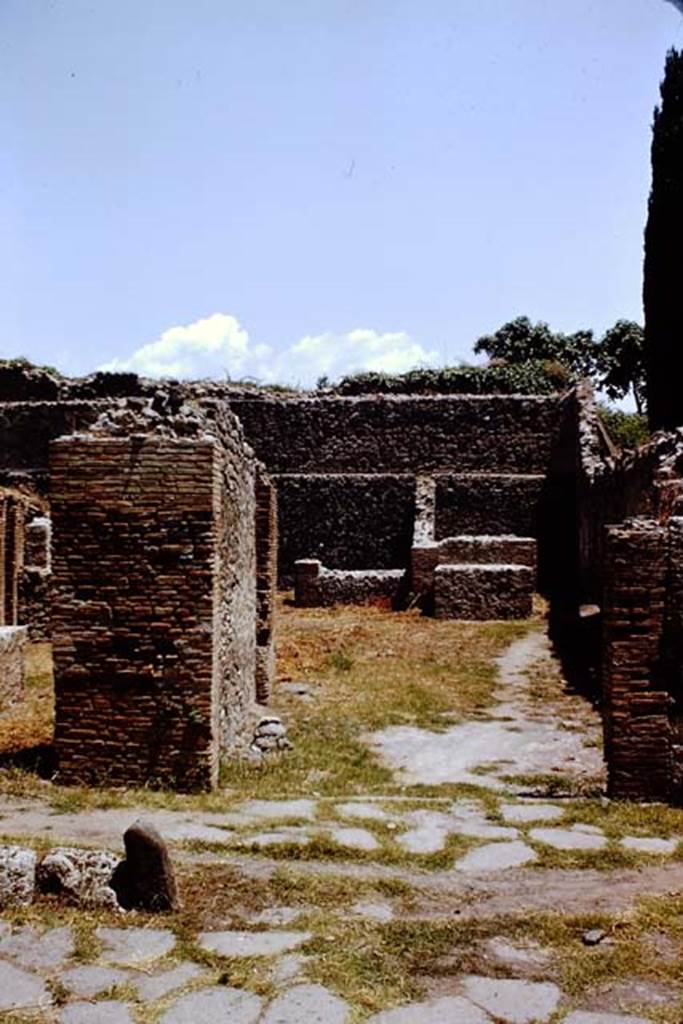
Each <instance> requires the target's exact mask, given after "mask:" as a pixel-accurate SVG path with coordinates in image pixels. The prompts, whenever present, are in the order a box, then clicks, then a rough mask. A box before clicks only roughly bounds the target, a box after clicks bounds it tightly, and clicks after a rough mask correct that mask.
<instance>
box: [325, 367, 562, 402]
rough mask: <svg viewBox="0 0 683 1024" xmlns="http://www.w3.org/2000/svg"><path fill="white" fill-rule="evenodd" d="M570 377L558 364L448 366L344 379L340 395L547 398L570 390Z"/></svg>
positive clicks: (336, 388) (360, 374)
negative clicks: (536, 396) (514, 396)
mask: <svg viewBox="0 0 683 1024" xmlns="http://www.w3.org/2000/svg"><path fill="white" fill-rule="evenodd" d="M569 383H570V379H569V375H568V374H567V372H566V370H565V369H564V367H562V366H560V365H558V364H557V363H553V362H549V361H544V360H534V361H532V362H527V363H520V364H519V365H516V366H495V365H493V366H447V367H444V368H443V369H440V370H427V369H423V370H410V371H409V372H408V373H402V374H398V375H396V376H392V375H390V374H385V373H357V374H352V375H350V376H347V377H342V379H341V380H340V381H339V383H338V384H337V386H336V387H335V389H334V390H335V392H336V393H337V394H339V395H373V394H374V395H420V394H464V395H491V394H500V395H514V394H522V395H548V394H552V393H553V392H554V391H557V390H558V389H561V388H563V387H567V386H568V384H569Z"/></svg>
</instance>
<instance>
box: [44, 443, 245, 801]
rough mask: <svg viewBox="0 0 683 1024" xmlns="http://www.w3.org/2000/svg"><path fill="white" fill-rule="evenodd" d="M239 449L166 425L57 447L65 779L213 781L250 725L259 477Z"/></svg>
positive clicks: (198, 784) (58, 657)
mask: <svg viewBox="0 0 683 1024" xmlns="http://www.w3.org/2000/svg"><path fill="white" fill-rule="evenodd" d="M238 447H239V446H238V442H237V441H235V442H234V445H233V450H230V449H226V448H225V447H224V446H223V445H221V444H220V443H219V442H218V441H215V440H212V439H211V438H204V439H200V440H197V439H175V438H167V437H157V436H154V435H147V436H143V435H135V436H133V437H106V436H97V435H90V436H87V435H86V436H83V435H80V436H79V435H76V436H73V437H66V438H62V439H59V440H57V441H55V442H54V443H53V445H52V457H51V479H52V493H51V499H52V517H53V523H54V545H53V606H52V610H53V616H52V633H53V649H54V661H55V690H56V736H55V741H56V748H57V754H58V758H59V776H60V779H61V780H62V781H84V782H89V783H105V782H106V783H111V784H122V785H146V784H154V783H158V784H166V785H170V786H175V787H176V788H179V789H187V790H189V789H196V788H205V787H207V786H210V785H211V784H213V783H214V782H215V780H216V775H217V770H218V759H219V753H220V750H221V748H222V747H225V746H230V745H233V744H234V743H236V742H237V740H238V738H239V736H240V734H241V733H242V732H243V731H244V729H245V727H246V717H247V712H248V708H249V704H250V701H251V700H252V699H253V685H254V684H253V678H254V628H253V613H254V602H255V592H254V536H253V534H254V526H253V487H254V481H253V473H252V472H251V469H250V468H249V467H248V466H247V465H246V464H245V463H241V462H240V461H239V458H238V456H239V452H238V451H237V449H238ZM250 510H251V516H250Z"/></svg>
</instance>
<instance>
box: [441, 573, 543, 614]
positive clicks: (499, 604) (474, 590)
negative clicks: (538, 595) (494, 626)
mask: <svg viewBox="0 0 683 1024" xmlns="http://www.w3.org/2000/svg"><path fill="white" fill-rule="evenodd" d="M533 588H534V572H533V569H531V568H530V567H529V566H526V565H500V564H490V565H473V564H472V565H469V564H468V565H437V567H436V570H435V572H434V615H435V617H436V618H437V619H478V620H484V619H526V618H528V616H529V615H531V608H532V595H533Z"/></svg>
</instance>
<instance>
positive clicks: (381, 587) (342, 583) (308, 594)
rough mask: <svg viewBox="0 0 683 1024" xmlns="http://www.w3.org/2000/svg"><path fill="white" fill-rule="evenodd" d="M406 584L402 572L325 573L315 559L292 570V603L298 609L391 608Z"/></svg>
mask: <svg viewBox="0 0 683 1024" xmlns="http://www.w3.org/2000/svg"><path fill="white" fill-rule="evenodd" d="M404 580H405V572H404V571H403V570H402V569H360V570H355V571H354V570H350V571H348V570H347V571H342V570H339V569H328V568H326V567H325V566H324V565H322V563H321V562H319V561H318V560H317V559H314V558H306V559H301V560H300V561H298V562H297V563H296V564H295V566H294V600H295V602H296V604H297V606H298V607H300V608H323V607H329V606H331V605H335V604H385V605H394V604H395V603H396V602H397V601H398V600H399V597H400V593H401V589H402V586H403V584H404Z"/></svg>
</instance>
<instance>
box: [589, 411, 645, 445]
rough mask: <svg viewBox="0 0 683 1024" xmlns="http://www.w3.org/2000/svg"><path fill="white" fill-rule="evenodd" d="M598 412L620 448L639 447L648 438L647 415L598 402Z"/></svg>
mask: <svg viewBox="0 0 683 1024" xmlns="http://www.w3.org/2000/svg"><path fill="white" fill-rule="evenodd" d="M598 413H599V414H600V418H601V419H602V421H603V423H604V424H605V426H606V427H607V429H608V431H609V433H610V436H611V437H612V439H613V440H614V441H615V442H616V443H617V444H618V445H619V447H620V448H639V447H640V445H641V444H645V442H646V441H648V440H649V438H650V431H649V429H648V425H647V416H643V415H642V414H641V413H637V412H624V411H623V409H613V408H611V407H610V406H608V405H603V404H599V405H598Z"/></svg>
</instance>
